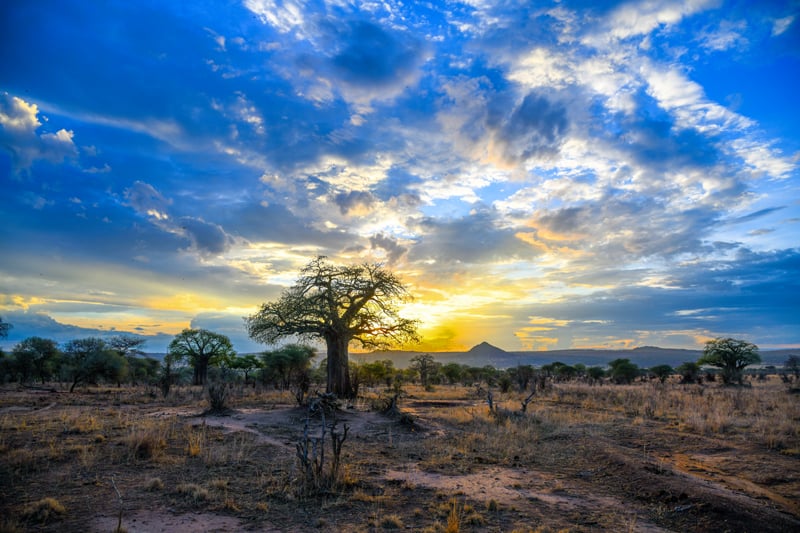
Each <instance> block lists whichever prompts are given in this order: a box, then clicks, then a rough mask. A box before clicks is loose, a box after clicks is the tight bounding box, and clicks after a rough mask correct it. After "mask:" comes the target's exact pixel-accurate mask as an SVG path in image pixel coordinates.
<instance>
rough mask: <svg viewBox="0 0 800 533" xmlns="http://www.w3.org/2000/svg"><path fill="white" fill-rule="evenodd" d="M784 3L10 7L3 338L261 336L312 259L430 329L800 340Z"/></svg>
mask: <svg viewBox="0 0 800 533" xmlns="http://www.w3.org/2000/svg"><path fill="white" fill-rule="evenodd" d="M597 4H600V5H599V6H598V5H597ZM798 14H800V3H798V2H797V1H787V2H744V1H741V2H737V1H733V2H728V1H706V0H691V1H685V2H669V1H643V2H617V3H615V2H601V3H597V2H583V1H575V2H573V1H569V0H564V1H560V2H527V3H526V2H484V1H480V0H469V1H465V2H433V3H428V4H420V3H416V2H393V1H387V2H381V3H370V2H363V3H362V2H358V3H350V2H346V1H316V2H290V1H272V0H243V1H230V2H224V3H223V2H203V1H198V2H161V1H159V2H147V1H137V2H121V1H120V2H100V3H96V2H83V1H77V0H75V1H38V0H32V1H28V2H4V3H2V5H0V44H2V46H0V178H1V179H2V184H3V190H4V195H3V201H2V202H0V217H2V229H0V243H2V252H1V253H0V316H2V318H3V320H4V321H6V322H10V323H11V324H12V325H13V326H14V327H13V329H12V330H11V332H10V335H9V338H8V339H6V341H4V346H6V347H10V346H13V344H14V343H16V342H18V341H19V340H21V339H23V338H25V337H28V336H31V335H40V336H45V337H50V338H54V339H56V340H59V341H65V340H68V339H71V338H77V337H82V336H89V335H98V334H99V335H105V334H113V333H119V332H131V333H135V334H139V335H144V336H146V338H147V339H148V344H147V348H148V349H149V350H152V351H160V350H163V349H164V347H165V346H166V344H167V343H168V342H169V340H170V339H171V338H172V336H173V335H175V334H176V333H178V332H179V331H180V330H181V329H183V328H185V327H189V326H191V327H204V328H208V329H212V330H214V331H217V332H220V333H225V334H227V335H228V336H230V337H231V339H232V340H233V341H234V345H235V347H236V348H237V349H238V350H240V351H250V350H257V349H261V348H263V347H260V346H258V345H255V344H253V343H252V342H250V341H249V340H248V339H247V336H246V334H245V332H244V328H243V321H242V317H244V316H247V315H249V314H251V313H252V312H254V311H255V310H256V308H257V306H258V305H259V304H260V303H261V302H264V301H267V300H271V299H274V298H277V297H278V296H279V295H280V293H281V291H282V290H283V289H284V288H285V287H286V286H287V285H289V284H291V283H292V281H293V280H294V279H295V276H296V275H297V273H298V271H299V269H300V268H301V267H302V266H303V265H305V264H306V263H307V262H308V261H309V260H311V259H312V258H314V257H316V256H318V255H325V256H328V257H330V258H332V259H333V260H335V261H338V262H342V263H351V262H364V261H369V262H382V263H384V264H385V265H386V266H387V267H389V268H391V269H392V270H394V271H395V272H396V273H397V274H398V275H400V277H401V278H402V279H403V280H404V281H405V282H406V284H407V285H408V286H409V289H410V290H411V292H412V294H413V295H414V296H415V300H414V302H412V303H410V304H408V305H407V306H406V307H405V308H404V310H403V311H404V314H405V315H406V316H410V317H414V318H419V319H420V320H421V321H422V329H421V333H422V335H423V338H424V341H423V343H422V344H421V345H419V346H416V347H415V348H417V349H427V350H460V349H465V348H469V347H471V346H473V345H475V344H478V343H479V342H482V341H488V342H490V343H492V344H495V345H497V346H499V347H501V348H504V349H507V350H524V349H535V350H543V349H560V348H580V347H612V348H624V347H635V346H641V345H660V346H668V347H684V348H697V347H700V346H702V344H703V342H704V341H705V340H707V339H709V338H712V337H716V336H735V337H738V338H745V339H747V340H749V341H751V342H755V343H756V344H758V345H759V346H761V347H762V348H778V347H800V338H798V336H797V332H798V331H800V328H798V326H800V318H798V317H800V313H798V312H797V304H798V294H800V290H798V289H799V288H800V287H798V285H799V282H798V272H800V250H799V249H798V234H799V233H800V232H799V231H798V229H800V191H799V190H798V183H799V180H798V178H799V177H800V174H799V173H798V165H800V159H799V156H800V120H798V119H800V116H798V115H799V114H800V113H798V109H799V108H800V106H798V104H797V92H798V88H800V20H798Z"/></svg>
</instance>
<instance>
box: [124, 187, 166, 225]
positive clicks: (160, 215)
mask: <svg viewBox="0 0 800 533" xmlns="http://www.w3.org/2000/svg"><path fill="white" fill-rule="evenodd" d="M124 194H125V199H126V200H127V201H128V203H129V204H130V205H131V207H133V208H134V209H135V210H136V211H137V212H138V213H140V214H143V215H147V216H150V217H153V218H155V219H157V220H165V219H167V218H169V215H167V209H168V208H169V206H170V205H171V204H172V200H170V199H168V198H164V196H163V195H162V194H161V193H160V192H159V191H157V190H156V189H155V187H153V186H152V185H150V184H149V183H145V182H143V181H135V182H134V183H133V185H132V186H131V187H129V188H127V189H125V193H124Z"/></svg>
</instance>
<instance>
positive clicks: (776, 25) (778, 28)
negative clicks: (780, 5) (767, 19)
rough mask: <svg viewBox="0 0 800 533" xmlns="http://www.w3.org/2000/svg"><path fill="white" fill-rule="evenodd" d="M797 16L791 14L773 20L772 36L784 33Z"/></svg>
mask: <svg viewBox="0 0 800 533" xmlns="http://www.w3.org/2000/svg"><path fill="white" fill-rule="evenodd" d="M795 18H796V17H795V16H794V15H789V16H786V17H783V18H779V19H775V20H774V21H772V36H773V37H777V36H778V35H783V34H784V33H785V32H786V30H788V29H789V27H791V25H792V24H793V23H794V19H795Z"/></svg>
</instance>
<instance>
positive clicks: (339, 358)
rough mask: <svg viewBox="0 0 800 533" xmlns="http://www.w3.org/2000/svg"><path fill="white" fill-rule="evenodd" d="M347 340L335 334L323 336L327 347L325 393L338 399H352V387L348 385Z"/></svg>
mask: <svg viewBox="0 0 800 533" xmlns="http://www.w3.org/2000/svg"><path fill="white" fill-rule="evenodd" d="M348 341H349V339H347V338H345V337H343V336H340V335H335V334H329V335H326V336H325V343H326V344H327V346H328V385H327V388H326V392H332V393H334V394H335V395H336V396H337V397H338V398H352V397H353V387H352V385H351V383H350V368H349V364H348V353H347V345H348V343H349V342H348Z"/></svg>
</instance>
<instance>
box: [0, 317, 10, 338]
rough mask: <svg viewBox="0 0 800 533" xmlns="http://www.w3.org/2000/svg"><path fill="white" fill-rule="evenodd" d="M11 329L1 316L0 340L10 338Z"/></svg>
mask: <svg viewBox="0 0 800 533" xmlns="http://www.w3.org/2000/svg"><path fill="white" fill-rule="evenodd" d="M9 329H11V324H9V323H8V322H3V317H1V316H0V339H5V338H6V337H8V330H9Z"/></svg>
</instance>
